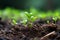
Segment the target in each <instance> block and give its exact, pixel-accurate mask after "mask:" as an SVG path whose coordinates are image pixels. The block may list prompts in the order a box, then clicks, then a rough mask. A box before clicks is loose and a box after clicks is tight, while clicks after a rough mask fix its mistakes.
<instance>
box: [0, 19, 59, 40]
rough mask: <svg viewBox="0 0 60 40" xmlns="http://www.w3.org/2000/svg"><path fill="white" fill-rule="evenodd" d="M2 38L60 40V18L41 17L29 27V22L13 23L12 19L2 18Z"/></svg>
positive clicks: (0, 20) (7, 39) (0, 39)
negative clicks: (24, 23) (55, 19)
mask: <svg viewBox="0 0 60 40" xmlns="http://www.w3.org/2000/svg"><path fill="white" fill-rule="evenodd" d="M47 20H49V23H47V22H46V21H47ZM0 40H60V20H59V19H58V20H57V21H54V20H53V19H39V20H36V21H34V22H33V23H32V27H29V24H27V25H23V24H21V23H18V24H16V25H13V24H12V22H11V20H10V19H8V20H2V19H1V18H0Z"/></svg>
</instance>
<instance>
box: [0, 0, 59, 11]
mask: <svg viewBox="0 0 60 40" xmlns="http://www.w3.org/2000/svg"><path fill="white" fill-rule="evenodd" d="M6 7H11V8H15V9H19V10H29V9H30V8H31V7H33V8H36V9H38V10H42V11H46V10H55V9H59V8H60V0H0V9H4V8H6Z"/></svg>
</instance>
